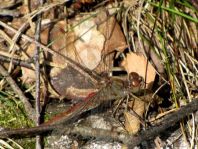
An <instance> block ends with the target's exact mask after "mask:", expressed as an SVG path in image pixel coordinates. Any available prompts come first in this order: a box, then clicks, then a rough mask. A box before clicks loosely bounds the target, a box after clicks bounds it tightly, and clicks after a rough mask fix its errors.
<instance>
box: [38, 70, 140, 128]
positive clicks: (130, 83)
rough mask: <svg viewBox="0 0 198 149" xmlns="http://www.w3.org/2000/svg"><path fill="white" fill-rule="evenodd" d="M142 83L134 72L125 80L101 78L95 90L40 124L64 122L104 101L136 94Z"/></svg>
mask: <svg viewBox="0 0 198 149" xmlns="http://www.w3.org/2000/svg"><path fill="white" fill-rule="evenodd" d="M142 84H143V79H142V77H140V76H139V75H138V74H137V73H135V72H132V73H130V74H129V77H128V79H127V80H122V79H117V78H116V79H110V78H106V79H105V80H103V83H102V84H101V87H100V88H99V89H98V91H97V92H93V93H90V94H89V95H88V96H87V97H86V98H84V99H83V100H82V101H81V102H79V103H77V104H75V105H74V106H72V107H71V108H69V109H67V110H66V111H64V112H61V113H60V114H57V115H55V116H54V117H53V118H51V119H50V120H48V121H47V122H45V123H43V124H41V125H43V126H46V125H57V124H60V123H64V122H67V121H68V120H71V119H72V118H74V117H75V116H78V115H80V114H82V113H83V112H86V111H88V110H91V109H94V108H96V107H98V106H99V105H101V104H102V103H103V102H105V101H112V100H117V99H121V98H124V97H126V96H128V95H129V94H131V93H133V94H137V93H139V92H140V90H141V87H142Z"/></svg>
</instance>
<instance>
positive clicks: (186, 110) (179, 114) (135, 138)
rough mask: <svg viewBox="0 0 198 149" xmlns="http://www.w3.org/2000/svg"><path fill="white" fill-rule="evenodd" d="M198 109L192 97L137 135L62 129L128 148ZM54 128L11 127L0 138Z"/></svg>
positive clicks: (50, 126) (98, 130) (1, 133)
mask: <svg viewBox="0 0 198 149" xmlns="http://www.w3.org/2000/svg"><path fill="white" fill-rule="evenodd" d="M197 110H198V99H194V100H193V101H192V102H191V103H189V104H188V105H186V106H183V107H181V108H180V109H179V110H178V111H176V112H174V113H171V114H170V115H168V116H166V117H165V118H164V119H163V121H161V122H160V123H158V124H157V125H156V126H153V127H151V128H149V129H147V130H145V131H142V132H141V133H139V134H137V135H128V134H126V133H118V132H114V131H108V130H103V129H94V128H89V127H84V126H75V127H72V126H68V127H65V128H64V130H63V131H65V133H66V134H71V133H73V134H80V135H82V136H91V137H96V138H101V139H106V138H108V139H112V140H117V141H122V142H123V143H125V144H126V145H128V147H129V148H133V147H135V146H137V145H139V144H140V143H141V142H142V141H145V140H150V139H153V138H154V137H156V136H158V135H159V134H160V133H162V132H163V131H165V130H166V129H167V128H169V127H171V126H173V125H175V124H176V123H177V122H179V121H180V120H181V119H183V118H185V117H186V116H188V115H189V114H191V113H193V112H195V111H197ZM54 129H60V127H59V125H46V126H39V127H33V128H25V129H24V128H23V129H12V130H3V131H0V138H7V137H15V136H17V137H19V136H21V137H24V136H35V135H36V134H44V133H45V134H46V132H51V131H52V130H54ZM61 129H63V128H61Z"/></svg>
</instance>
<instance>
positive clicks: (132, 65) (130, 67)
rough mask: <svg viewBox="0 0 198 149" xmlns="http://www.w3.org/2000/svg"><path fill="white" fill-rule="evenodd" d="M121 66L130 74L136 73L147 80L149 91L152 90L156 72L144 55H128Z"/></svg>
mask: <svg viewBox="0 0 198 149" xmlns="http://www.w3.org/2000/svg"><path fill="white" fill-rule="evenodd" d="M121 65H122V66H123V67H124V68H125V70H126V71H127V73H128V74H129V73H130V72H136V73H138V74H139V76H141V77H142V78H143V79H144V80H146V88H147V89H151V88H152V86H153V82H154V79H155V75H156V72H155V69H154V67H153V66H152V65H151V64H150V63H149V62H148V61H147V59H146V58H145V57H144V56H143V54H141V53H139V54H136V53H133V52H131V53H129V54H127V56H126V58H125V59H124V60H123V62H122V64H121ZM145 76H146V77H145Z"/></svg>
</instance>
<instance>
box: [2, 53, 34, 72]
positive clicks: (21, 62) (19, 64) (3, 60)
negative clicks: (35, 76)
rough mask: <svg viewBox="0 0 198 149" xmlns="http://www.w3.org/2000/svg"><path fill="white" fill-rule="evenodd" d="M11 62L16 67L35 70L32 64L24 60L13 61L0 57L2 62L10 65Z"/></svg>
mask: <svg viewBox="0 0 198 149" xmlns="http://www.w3.org/2000/svg"><path fill="white" fill-rule="evenodd" d="M11 61H12V63H13V64H14V65H17V66H22V67H26V68H29V69H33V68H32V66H31V62H27V61H23V60H20V59H14V58H13V59H11V58H9V57H6V56H3V55H0V62H3V63H10V62H11Z"/></svg>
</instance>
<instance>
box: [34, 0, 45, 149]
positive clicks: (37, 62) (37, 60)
mask: <svg viewBox="0 0 198 149" xmlns="http://www.w3.org/2000/svg"><path fill="white" fill-rule="evenodd" d="M38 2H39V3H40V6H42V5H43V0H38ZM41 21H42V13H41V14H39V15H38V20H37V24H36V31H35V40H36V41H38V42H40V32H41ZM39 53H40V50H39V46H38V45H36V47H35V56H34V60H35V73H36V74H35V75H36V103H35V104H36V105H35V107H36V116H37V119H36V121H37V122H36V125H37V126H39V125H40V123H41V122H40V117H41V115H40V111H41V109H40V107H41V105H40V58H39V56H40V54H39ZM41 143H42V139H41V136H40V135H37V136H36V149H41V148H42V145H41Z"/></svg>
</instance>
